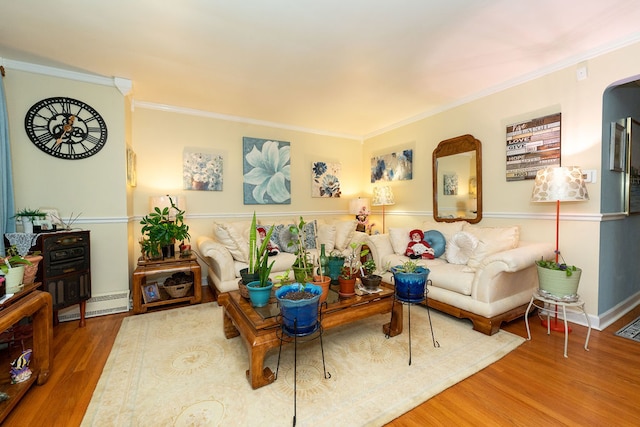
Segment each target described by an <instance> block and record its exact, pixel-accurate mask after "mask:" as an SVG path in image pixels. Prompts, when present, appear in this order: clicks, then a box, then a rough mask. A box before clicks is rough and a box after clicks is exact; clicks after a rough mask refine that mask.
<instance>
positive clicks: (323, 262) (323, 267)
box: [317, 243, 331, 280]
mask: <svg viewBox="0 0 640 427" xmlns="http://www.w3.org/2000/svg"><path fill="white" fill-rule="evenodd" d="M318 263H319V264H320V266H319V267H318V271H317V273H318V275H319V276H328V275H329V271H328V263H329V258H327V254H326V252H325V246H324V243H322V244H320V256H319V257H318ZM329 280H331V278H329Z"/></svg>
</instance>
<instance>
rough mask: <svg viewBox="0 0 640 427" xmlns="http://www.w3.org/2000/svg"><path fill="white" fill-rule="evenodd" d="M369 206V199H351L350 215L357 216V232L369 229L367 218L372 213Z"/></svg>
mask: <svg viewBox="0 0 640 427" xmlns="http://www.w3.org/2000/svg"><path fill="white" fill-rule="evenodd" d="M369 205H370V204H369V198H367V197H358V198H357V199H351V201H350V202H349V213H350V214H352V215H355V216H356V220H357V221H358V226H357V227H356V230H357V231H362V232H365V231H366V229H367V217H368V216H369V214H370V213H371V208H370V206H369Z"/></svg>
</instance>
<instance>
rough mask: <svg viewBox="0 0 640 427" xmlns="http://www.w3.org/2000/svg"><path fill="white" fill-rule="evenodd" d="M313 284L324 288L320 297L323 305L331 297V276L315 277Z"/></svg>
mask: <svg viewBox="0 0 640 427" xmlns="http://www.w3.org/2000/svg"><path fill="white" fill-rule="evenodd" d="M313 284H314V285H316V286H320V287H321V288H322V295H320V303H321V304H322V303H323V302H325V301H326V300H327V296H329V287H330V286H331V277H329V276H313Z"/></svg>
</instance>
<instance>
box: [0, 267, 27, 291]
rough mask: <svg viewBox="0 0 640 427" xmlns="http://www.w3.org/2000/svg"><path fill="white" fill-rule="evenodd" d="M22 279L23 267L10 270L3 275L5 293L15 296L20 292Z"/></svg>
mask: <svg viewBox="0 0 640 427" xmlns="http://www.w3.org/2000/svg"><path fill="white" fill-rule="evenodd" d="M23 277H24V265H21V266H19V267H13V268H10V269H9V271H8V272H7V273H6V274H5V275H4V280H6V286H7V291H6V292H7V293H8V294H15V293H16V292H19V291H21V290H22V287H23V285H22V278H23Z"/></svg>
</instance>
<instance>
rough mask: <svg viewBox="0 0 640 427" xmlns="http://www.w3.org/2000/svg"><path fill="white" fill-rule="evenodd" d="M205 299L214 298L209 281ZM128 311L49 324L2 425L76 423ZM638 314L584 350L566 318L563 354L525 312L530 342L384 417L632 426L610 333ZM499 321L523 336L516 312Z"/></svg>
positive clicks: (417, 422)
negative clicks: (31, 379) (34, 370)
mask: <svg viewBox="0 0 640 427" xmlns="http://www.w3.org/2000/svg"><path fill="white" fill-rule="evenodd" d="M203 297H204V298H203V300H204V301H211V300H212V295H211V293H210V291H209V290H208V289H207V288H203ZM129 315H130V314H126V313H125V314H116V315H110V316H102V317H96V318H90V319H87V325H86V327H85V328H78V323H77V322H66V323H61V324H59V325H58V326H56V327H55V329H54V352H55V359H54V365H53V370H52V372H51V376H50V378H49V381H48V382H47V383H46V384H45V385H43V386H33V387H32V388H31V390H29V392H28V393H27V395H26V396H25V397H24V398H23V399H22V401H21V402H20V403H19V404H18V406H17V407H16V408H14V410H13V411H12V412H11V413H10V414H9V416H8V417H7V419H6V420H5V422H4V423H3V426H7V427H12V426H21V427H22V426H47V427H49V426H65V427H69V426H71V427H73V426H78V425H80V423H81V421H82V417H83V414H84V412H85V410H86V407H87V406H88V404H89V401H90V400H91V395H92V393H93V390H94V388H95V385H96V383H97V381H98V378H99V377H100V374H101V372H102V367H103V366H104V363H105V362H106V360H107V357H108V355H109V352H110V350H111V346H112V345H113V342H114V340H115V337H116V335H117V332H118V329H119V328H120V324H121V322H122V319H124V318H125V317H126V316H129ZM638 316H640V306H638V307H636V308H635V309H634V310H632V311H631V312H630V313H628V314H627V315H625V316H624V317H623V318H622V319H620V320H618V321H617V322H616V323H615V324H613V325H612V326H610V327H609V328H607V329H606V330H605V331H601V332H600V331H593V332H592V334H591V340H590V342H589V349H590V351H588V352H587V351H585V350H584V349H583V345H584V339H585V337H586V328H585V327H582V326H579V325H572V327H573V333H571V334H570V337H569V358H567V359H565V358H564V357H563V346H564V340H563V335H562V333H558V332H552V333H551V335H550V336H547V334H546V329H545V328H542V327H541V326H540V323H539V321H538V319H537V316H532V317H531V319H530V324H531V326H532V340H531V341H528V342H525V343H524V344H523V345H521V346H520V347H519V348H517V349H516V350H515V351H513V352H511V353H509V354H508V355H507V356H505V357H504V358H503V359H501V360H499V361H498V362H496V363H494V364H492V365H490V366H489V367H487V368H485V369H484V370H482V371H481V372H478V373H477V374H475V375H473V376H471V377H470V378H468V379H466V380H464V381H462V382H460V383H458V384H455V385H454V386H452V387H450V388H449V389H447V390H445V391H444V392H442V393H440V394H439V395H437V396H435V397H433V398H432V399H430V400H428V401H427V402H425V403H423V404H421V405H420V406H418V407H417V408H415V409H414V410H412V411H410V412H408V413H406V414H404V415H403V416H401V417H399V418H397V419H396V420H394V421H393V422H391V423H389V424H388V425H389V426H394V427H395V426H425V425H430V426H431V425H433V426H439V425H441V426H451V425H456V426H479V425H483V426H484V425H491V426H514V425H515V426H529V425H553V426H564V425H566V426H574V425H575V426H577V425H583V426H586V425H589V426H614V425H615V426H631V425H639V424H640V410H639V409H638V403H637V402H638V401H639V400H638V399H639V398H638V396H640V363H639V362H640V343H636V342H633V341H631V340H628V339H624V338H620V337H617V336H615V335H614V332H616V331H617V330H618V329H620V328H621V327H622V326H624V325H625V324H627V323H628V322H630V321H631V320H633V319H635V318H636V317H638ZM436 327H437V326H436ZM469 327H471V324H469ZM503 329H505V330H507V331H509V332H512V333H514V334H517V335H520V336H523V337H526V330H525V325H524V320H522V319H520V320H516V321H514V322H512V323H510V324H508V325H503ZM469 357H473V354H469ZM3 360H4V359H3ZM5 366H8V365H5ZM7 370H8V368H7ZM383 402H384V398H383V397H382V396H381V403H383Z"/></svg>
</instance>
